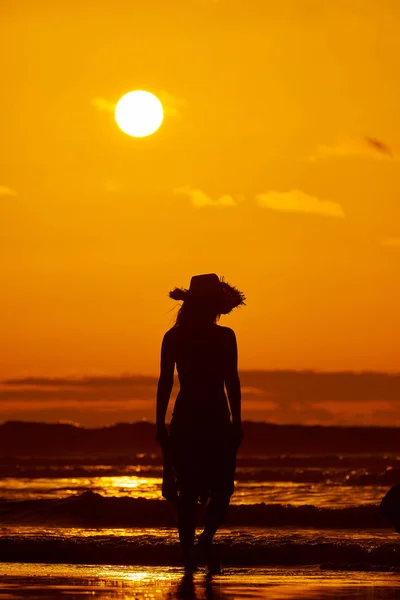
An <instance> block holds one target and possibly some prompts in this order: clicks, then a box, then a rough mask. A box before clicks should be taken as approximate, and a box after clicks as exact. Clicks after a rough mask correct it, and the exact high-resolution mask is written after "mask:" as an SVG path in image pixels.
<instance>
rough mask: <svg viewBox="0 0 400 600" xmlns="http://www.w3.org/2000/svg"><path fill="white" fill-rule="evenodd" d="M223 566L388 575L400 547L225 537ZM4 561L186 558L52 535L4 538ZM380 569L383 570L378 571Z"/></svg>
mask: <svg viewBox="0 0 400 600" xmlns="http://www.w3.org/2000/svg"><path fill="white" fill-rule="evenodd" d="M217 543H218V547H219V550H220V553H221V558H222V562H223V564H225V565H232V566H239V565H240V566H250V565H252V566H254V565H259V566H261V565H280V566H282V565H292V566H294V565H320V566H321V568H323V569H335V567H336V569H343V570H382V567H383V566H385V567H386V569H388V567H392V568H393V567H394V568H396V567H397V568H400V551H399V546H398V544H395V543H384V542H380V543H379V542H378V543H376V542H375V543H374V544H373V545H371V544H370V543H363V542H361V541H355V542H352V541H349V540H343V539H340V538H338V539H337V540H336V541H335V540H334V539H332V538H331V539H329V538H328V539H326V540H325V539H323V538H322V539H321V538H319V537H316V538H314V539H313V540H307V541H304V540H301V539H300V540H299V539H296V536H288V535H286V536H283V537H282V538H279V539H278V538H270V539H268V538H262V537H254V538H252V537H251V536H245V539H242V538H241V537H240V536H239V537H234V536H225V538H224V537H222V539H221V540H219V541H218V542H217ZM0 555H1V557H2V562H23V563H32V562H34V563H38V562H42V563H64V564H68V563H69V564H79V565H82V564H86V565H89V564H108V565H133V564H135V565H158V566H163V565H179V564H180V560H181V553H180V548H179V543H178V540H177V539H176V537H175V538H174V539H171V537H170V536H168V535H165V536H164V537H162V536H157V535H146V536H144V537H142V536H136V537H129V536H124V535H120V536H107V535H92V536H89V537H85V536H69V537H68V536H67V537H63V536H62V535H59V536H51V537H50V536H46V535H45V534H42V535H37V536H36V537H32V536H30V537H29V536H27V537H24V536H22V535H6V536H2V537H0ZM377 565H380V567H379V568H376V566H377Z"/></svg>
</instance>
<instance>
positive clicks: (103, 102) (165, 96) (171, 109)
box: [92, 90, 186, 117]
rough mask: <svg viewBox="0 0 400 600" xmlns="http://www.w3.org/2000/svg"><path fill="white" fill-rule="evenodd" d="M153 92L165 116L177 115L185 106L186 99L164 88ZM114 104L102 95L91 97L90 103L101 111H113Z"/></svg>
mask: <svg viewBox="0 0 400 600" xmlns="http://www.w3.org/2000/svg"><path fill="white" fill-rule="evenodd" d="M154 94H155V95H156V96H157V98H158V99H159V100H160V102H161V104H162V105H163V109H164V115H165V116H166V117H179V116H180V115H181V113H182V110H183V109H184V108H185V106H186V100H184V99H183V98H180V97H179V96H175V95H174V94H170V93H169V92H166V91H165V90H160V91H155V92H154ZM116 104H117V103H116V102H112V101H111V100H108V99H107V98H103V97H102V96H96V97H95V98H93V99H92V105H93V106H94V107H95V108H97V110H99V111H101V112H108V113H113V112H114V111H115V106H116Z"/></svg>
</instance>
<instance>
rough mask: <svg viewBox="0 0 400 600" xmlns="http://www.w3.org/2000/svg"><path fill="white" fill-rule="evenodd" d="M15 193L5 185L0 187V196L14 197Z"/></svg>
mask: <svg viewBox="0 0 400 600" xmlns="http://www.w3.org/2000/svg"><path fill="white" fill-rule="evenodd" d="M16 195H17V192H16V191H15V190H13V189H11V188H9V187H6V186H5V185H0V196H16Z"/></svg>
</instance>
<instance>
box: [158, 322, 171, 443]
mask: <svg viewBox="0 0 400 600" xmlns="http://www.w3.org/2000/svg"><path fill="white" fill-rule="evenodd" d="M174 369H175V350H174V344H173V343H172V335H171V333H170V331H167V333H166V334H165V335H164V338H163V341H162V344H161V365H160V377H159V380H158V386H157V409H156V412H157V414H156V427H157V441H158V442H160V444H164V443H165V441H166V440H167V438H168V432H167V428H166V425H165V416H166V414H167V408H168V404H169V400H170V397H171V392H172V387H173V385H174Z"/></svg>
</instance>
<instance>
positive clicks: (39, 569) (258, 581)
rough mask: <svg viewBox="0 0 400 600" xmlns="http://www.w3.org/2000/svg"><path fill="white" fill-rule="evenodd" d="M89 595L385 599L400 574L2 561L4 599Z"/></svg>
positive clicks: (398, 585) (399, 589) (396, 592)
mask: <svg viewBox="0 0 400 600" xmlns="http://www.w3.org/2000/svg"><path fill="white" fill-rule="evenodd" d="M85 597H92V598H99V599H101V600H106V599H114V600H117V599H124V600H130V599H132V600H133V599H135V600H142V599H143V600H144V599H146V600H147V599H154V600H164V599H165V600H167V599H168V600H172V599H175V598H180V599H181V600H189V599H190V600H195V599H197V600H216V599H220V600H223V599H229V600H239V599H248V598H265V599H267V598H268V600H289V599H293V600H294V599H306V598H307V599H309V600H312V599H321V600H324V599H327V600H328V599H333V598H341V600H346V599H351V600H383V599H394V598H398V597H400V573H370V572H367V573H365V572H351V573H349V572H338V571H329V572H323V571H320V569H319V568H318V567H308V568H283V567H282V568H279V567H275V568H264V569H258V568H251V569H249V568H227V569H225V570H224V571H223V573H222V574H220V575H217V576H213V577H210V576H208V575H207V573H206V572H205V571H199V572H197V573H196V574H195V575H194V576H193V578H190V577H184V576H183V574H182V569H180V568H176V567H175V568H174V567H169V568H166V567H135V566H132V567H115V566H112V567H111V566H103V565H101V566H100V565H99V566H85V565H83V566H75V565H47V564H26V563H25V564H5V563H2V564H0V600H6V599H7V600H12V599H13V600H18V599H22V598H32V599H36V598H37V599H41V600H46V599H50V598H68V599H69V600H77V599H79V600H82V598H85Z"/></svg>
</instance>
